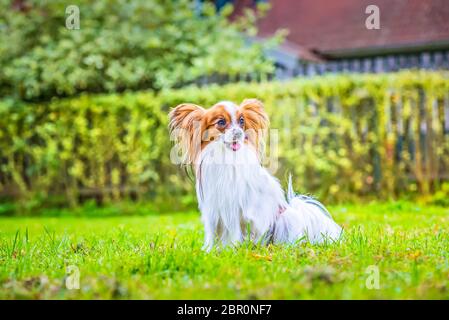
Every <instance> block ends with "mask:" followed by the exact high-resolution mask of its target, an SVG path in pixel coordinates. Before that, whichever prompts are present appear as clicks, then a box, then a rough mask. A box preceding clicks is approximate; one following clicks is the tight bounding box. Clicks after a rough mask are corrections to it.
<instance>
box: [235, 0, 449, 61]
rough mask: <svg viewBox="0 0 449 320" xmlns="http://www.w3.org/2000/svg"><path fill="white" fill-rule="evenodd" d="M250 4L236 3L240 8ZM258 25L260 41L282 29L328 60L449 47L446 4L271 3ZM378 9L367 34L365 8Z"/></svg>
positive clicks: (442, 0) (362, 0) (398, 0)
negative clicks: (375, 25)
mask: <svg viewBox="0 0 449 320" xmlns="http://www.w3.org/2000/svg"><path fill="white" fill-rule="evenodd" d="M250 2H251V1H248V0H243V1H236V10H237V12H238V11H241V9H242V6H245V5H248V4H249V3H250ZM269 3H270V4H271V9H270V11H269V12H268V14H267V16H266V17H264V18H263V19H262V20H261V21H260V22H259V35H260V36H261V37H264V36H269V35H271V34H273V33H274V32H275V31H276V30H277V29H279V28H286V29H288V30H289V31H290V33H289V35H288V36H287V39H288V40H289V41H290V42H292V43H294V44H296V45H298V46H301V47H303V48H305V49H307V50H310V51H314V52H318V53H321V54H324V55H328V56H333V55H335V56H338V55H344V54H345V53H347V52H349V51H354V50H358V51H363V49H374V51H376V50H382V49H385V48H401V47H402V48H403V47H417V46H431V45H435V44H437V45H438V44H439V45H441V44H444V45H445V47H446V48H449V1H448V0H335V1H334V0H270V1H269ZM370 4H375V5H377V6H378V7H379V9H380V30H368V29H367V28H366V27H365V20H366V18H367V17H368V14H366V13H365V9H366V7H367V6H368V5H370Z"/></svg>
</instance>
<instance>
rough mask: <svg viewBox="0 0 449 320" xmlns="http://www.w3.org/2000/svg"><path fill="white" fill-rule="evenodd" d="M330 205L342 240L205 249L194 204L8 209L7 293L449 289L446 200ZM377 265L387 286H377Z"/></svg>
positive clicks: (439, 293) (428, 293)
mask: <svg viewBox="0 0 449 320" xmlns="http://www.w3.org/2000/svg"><path fill="white" fill-rule="evenodd" d="M330 209H331V212H332V213H333V215H334V217H335V219H336V220H337V222H338V223H339V224H341V225H343V226H344V228H345V237H344V239H343V240H342V241H341V242H340V243H337V244H333V245H310V244H301V245H295V246H268V247H253V246H252V245H250V244H244V245H242V246H241V247H239V248H237V249H226V250H223V251H221V252H212V253H209V254H207V253H204V252H202V251H201V245H202V226H201V223H200V220H199V214H198V213H196V212H191V213H173V214H165V215H148V216H121V217H106V218H99V217H86V218H82V217H71V216H68V217H67V216H65V217H60V218H48V217H47V218H43V217H41V218H39V217H36V218H25V217H3V218H0V298H2V299H18V298H27V299H91V298H94V299H110V298H114V299H121V298H122V299H123V298H135V299H202V298H206V299H257V298H260V299H363V298H374V299H383V298H393V299H409V298H418V299H419V298H430V299H447V298H449V260H448V252H449V209H448V208H442V207H423V206H421V207H420V206H418V205H415V204H412V203H403V202H401V203H386V204H368V205H351V206H338V207H331V208H330ZM67 266H76V267H77V268H79V272H80V289H79V290H68V289H66V286H65V279H66V268H67ZM369 266H375V267H374V268H373V267H371V268H368V267H369ZM376 267H377V268H378V270H379V289H369V288H367V286H366V282H367V279H368V277H373V275H375V270H376ZM367 268H368V269H367ZM369 270H371V272H373V273H369V272H368V273H367V271H369ZM373 270H374V271H373ZM370 279H371V278H369V279H368V280H370ZM368 282H369V283H371V282H370V281H368Z"/></svg>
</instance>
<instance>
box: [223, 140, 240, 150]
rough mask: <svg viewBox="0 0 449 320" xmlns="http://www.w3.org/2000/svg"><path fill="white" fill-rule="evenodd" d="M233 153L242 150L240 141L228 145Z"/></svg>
mask: <svg viewBox="0 0 449 320" xmlns="http://www.w3.org/2000/svg"><path fill="white" fill-rule="evenodd" d="M226 145H227V146H228V147H229V148H230V149H231V150H232V151H237V150H239V149H240V147H241V144H240V142H238V141H232V142H230V143H227V144H226Z"/></svg>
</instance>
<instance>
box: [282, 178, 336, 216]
mask: <svg viewBox="0 0 449 320" xmlns="http://www.w3.org/2000/svg"><path fill="white" fill-rule="evenodd" d="M294 198H299V199H301V200H303V201H304V202H306V203H308V204H312V205H315V206H317V207H318V208H320V209H321V211H322V212H323V213H324V214H325V215H326V216H328V217H329V218H331V219H332V216H331V214H330V212H329V211H328V210H327V209H326V207H325V206H324V205H323V204H322V203H321V202H319V201H318V200H316V199H314V198H313V197H310V196H306V195H302V194H296V193H295V191H294V190H293V183H292V174H291V173H290V174H289V175H288V186H287V202H288V203H289V204H291V203H292V201H293V199H294Z"/></svg>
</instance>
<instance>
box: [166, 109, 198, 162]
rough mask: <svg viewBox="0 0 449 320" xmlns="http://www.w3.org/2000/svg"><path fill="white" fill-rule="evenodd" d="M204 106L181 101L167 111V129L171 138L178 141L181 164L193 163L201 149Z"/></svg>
mask: <svg viewBox="0 0 449 320" xmlns="http://www.w3.org/2000/svg"><path fill="white" fill-rule="evenodd" d="M204 113H205V110H204V108H202V107H200V106H197V105H195V104H191V103H182V104H180V105H178V106H177V107H175V108H174V109H173V110H172V111H170V113H169V115H168V116H169V120H170V122H169V130H170V135H171V136H172V139H173V140H175V141H176V142H178V143H179V145H180V147H181V150H182V153H183V159H182V161H181V163H182V164H191V163H193V161H194V159H195V157H196V155H197V154H198V153H199V151H200V150H201V120H202V118H203V115H204Z"/></svg>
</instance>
